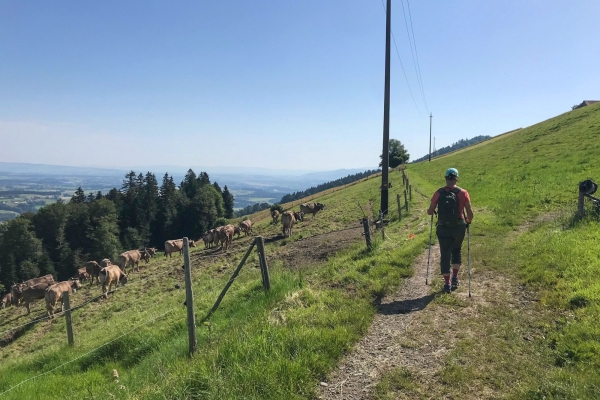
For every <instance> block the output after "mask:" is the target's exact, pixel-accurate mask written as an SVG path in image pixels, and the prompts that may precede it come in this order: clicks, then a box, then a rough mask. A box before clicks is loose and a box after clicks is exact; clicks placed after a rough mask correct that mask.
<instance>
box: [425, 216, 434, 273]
mask: <svg viewBox="0 0 600 400" xmlns="http://www.w3.org/2000/svg"><path fill="white" fill-rule="evenodd" d="M432 234H433V214H431V222H430V223H429V251H428V252H427V273H426V274H425V285H428V284H429V259H430V256H431V235H432Z"/></svg>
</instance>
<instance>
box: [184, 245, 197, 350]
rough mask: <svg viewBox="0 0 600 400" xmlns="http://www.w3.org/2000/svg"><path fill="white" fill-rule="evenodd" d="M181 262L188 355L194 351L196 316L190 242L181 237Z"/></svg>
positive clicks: (195, 343)
mask: <svg viewBox="0 0 600 400" xmlns="http://www.w3.org/2000/svg"><path fill="white" fill-rule="evenodd" d="M183 262H184V268H185V304H186V306H187V325H188V355H189V356H190V357H191V356H192V355H193V354H194V353H195V352H196V346H197V340H196V316H195V315H194V292H193V291H192V271H191V269H192V263H191V262H190V243H189V240H188V238H186V237H184V238H183Z"/></svg>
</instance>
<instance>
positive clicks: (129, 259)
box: [117, 250, 150, 273]
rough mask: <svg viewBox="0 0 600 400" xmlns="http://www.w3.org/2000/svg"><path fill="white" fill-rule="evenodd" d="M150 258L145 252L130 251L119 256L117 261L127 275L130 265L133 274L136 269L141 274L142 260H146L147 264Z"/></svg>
mask: <svg viewBox="0 0 600 400" xmlns="http://www.w3.org/2000/svg"><path fill="white" fill-rule="evenodd" d="M149 258H150V256H149V255H148V253H146V252H145V251H144V252H141V251H139V250H129V251H126V252H125V253H121V254H119V259H118V261H117V265H118V266H119V267H120V268H121V269H122V270H123V272H125V273H126V272H127V267H128V266H129V265H131V272H133V269H134V268H135V270H136V271H137V272H140V265H139V262H140V260H145V261H146V262H148V260H149Z"/></svg>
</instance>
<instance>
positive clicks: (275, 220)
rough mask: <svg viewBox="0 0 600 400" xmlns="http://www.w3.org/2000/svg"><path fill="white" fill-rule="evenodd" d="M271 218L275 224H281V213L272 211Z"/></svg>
mask: <svg viewBox="0 0 600 400" xmlns="http://www.w3.org/2000/svg"><path fill="white" fill-rule="evenodd" d="M271 218H273V224H276V223H277V222H279V211H277V210H273V211H271Z"/></svg>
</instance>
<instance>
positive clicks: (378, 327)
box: [319, 246, 445, 399]
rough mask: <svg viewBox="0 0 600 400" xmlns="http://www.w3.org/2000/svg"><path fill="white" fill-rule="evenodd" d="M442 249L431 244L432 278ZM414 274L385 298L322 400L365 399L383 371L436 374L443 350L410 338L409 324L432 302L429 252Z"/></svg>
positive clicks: (322, 387)
mask: <svg viewBox="0 0 600 400" xmlns="http://www.w3.org/2000/svg"><path fill="white" fill-rule="evenodd" d="M438 262H439V249H438V247H437V246H433V247H432V248H431V261H430V263H431V264H430V271H429V272H430V281H431V277H432V276H434V275H435V274H436V273H437V272H438V267H437V265H438ZM414 268H415V273H414V275H413V277H412V278H410V279H408V280H406V281H405V282H404V283H403V284H402V286H401V287H400V289H399V290H398V291H397V292H396V293H394V294H393V295H391V296H387V297H385V298H383V300H382V301H381V304H380V305H379V306H378V313H377V315H376V316H375V319H374V320H373V323H372V325H371V327H370V328H369V331H368V332H367V334H366V335H365V336H364V337H363V338H362V339H361V340H360V341H359V342H358V344H357V345H356V347H355V348H354V350H353V351H352V353H350V354H348V355H347V356H346V357H345V358H344V359H343V360H342V361H341V362H340V364H339V365H338V367H337V369H336V370H334V371H333V373H332V374H331V375H330V376H329V378H328V382H327V383H322V384H321V385H322V386H321V393H320V396H319V398H322V399H366V398H369V396H370V395H371V393H372V390H373V385H374V384H375V383H377V382H378V381H379V378H380V377H381V374H382V372H384V371H386V370H387V369H390V368H394V367H411V368H418V369H420V370H422V371H429V373H435V372H436V370H437V369H438V365H439V363H440V360H441V358H442V356H443V355H444V354H445V348H443V347H438V346H435V345H432V343H431V342H428V343H427V342H426V343H421V345H419V342H422V340H421V339H418V341H416V339H415V338H411V336H412V335H410V334H409V332H408V331H409V328H410V327H411V325H412V324H413V323H414V321H415V318H417V317H418V316H419V314H420V313H422V312H423V310H424V309H425V308H426V307H427V305H428V304H429V303H430V302H431V300H433V298H434V294H431V286H426V285H425V273H426V268H427V250H425V252H424V253H423V254H422V255H421V256H419V258H418V259H417V260H416V261H415V264H414ZM325 384H326V385H327V386H325Z"/></svg>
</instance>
